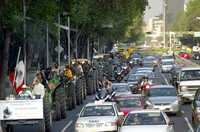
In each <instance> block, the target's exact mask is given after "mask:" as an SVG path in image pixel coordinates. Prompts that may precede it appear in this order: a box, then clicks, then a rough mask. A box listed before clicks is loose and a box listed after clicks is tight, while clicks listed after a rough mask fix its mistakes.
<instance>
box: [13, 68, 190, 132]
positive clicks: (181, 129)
mask: <svg viewBox="0 0 200 132" xmlns="http://www.w3.org/2000/svg"><path fill="white" fill-rule="evenodd" d="M156 72H157V75H158V76H159V78H160V81H162V82H163V81H164V82H165V83H166V84H170V74H167V73H164V74H163V73H160V72H159V70H158V69H157V70H156ZM93 100H94V96H88V97H87V99H86V100H85V101H84V104H86V103H88V102H92V101H93ZM82 107H83V105H81V106H77V107H76V109H74V110H72V111H68V115H67V119H65V120H61V121H56V122H53V132H74V127H75V121H76V119H77V117H78V114H79V112H80V111H81V108H82ZM169 117H170V119H171V120H173V121H174V127H175V132H192V131H193V128H192V125H191V106H190V104H183V105H182V110H181V113H180V114H179V115H169ZM37 128H38V126H37V125H24V126H22V125H20V126H15V127H14V132H38V131H37V130H38V129H37Z"/></svg>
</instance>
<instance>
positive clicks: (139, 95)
mask: <svg viewBox="0 0 200 132" xmlns="http://www.w3.org/2000/svg"><path fill="white" fill-rule="evenodd" d="M135 97H142V95H141V94H124V95H122V96H120V97H119V98H120V99H126V98H135Z"/></svg>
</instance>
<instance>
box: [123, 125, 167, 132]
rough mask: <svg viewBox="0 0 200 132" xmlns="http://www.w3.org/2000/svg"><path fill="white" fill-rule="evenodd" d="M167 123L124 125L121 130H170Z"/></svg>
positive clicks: (137, 131) (161, 131) (154, 131)
mask: <svg viewBox="0 0 200 132" xmlns="http://www.w3.org/2000/svg"><path fill="white" fill-rule="evenodd" d="M168 129H169V128H168V126H167V125H139V126H123V127H122V128H121V130H120V132H169V130H168Z"/></svg>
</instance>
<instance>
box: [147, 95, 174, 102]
mask: <svg viewBox="0 0 200 132" xmlns="http://www.w3.org/2000/svg"><path fill="white" fill-rule="evenodd" d="M176 100H178V97H174V96H167V97H149V101H150V102H151V103H153V104H160V103H173V102H174V101H176Z"/></svg>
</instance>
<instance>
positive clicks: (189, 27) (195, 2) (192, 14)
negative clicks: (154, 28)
mask: <svg viewBox="0 0 200 132" xmlns="http://www.w3.org/2000/svg"><path fill="white" fill-rule="evenodd" d="M199 16H200V1H199V0H192V1H190V2H189V3H188V5H187V9H186V11H185V12H184V11H182V12H180V13H178V15H177V18H176V21H175V23H174V24H173V26H172V30H173V31H199V30H200V20H198V19H197V17H199Z"/></svg>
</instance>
